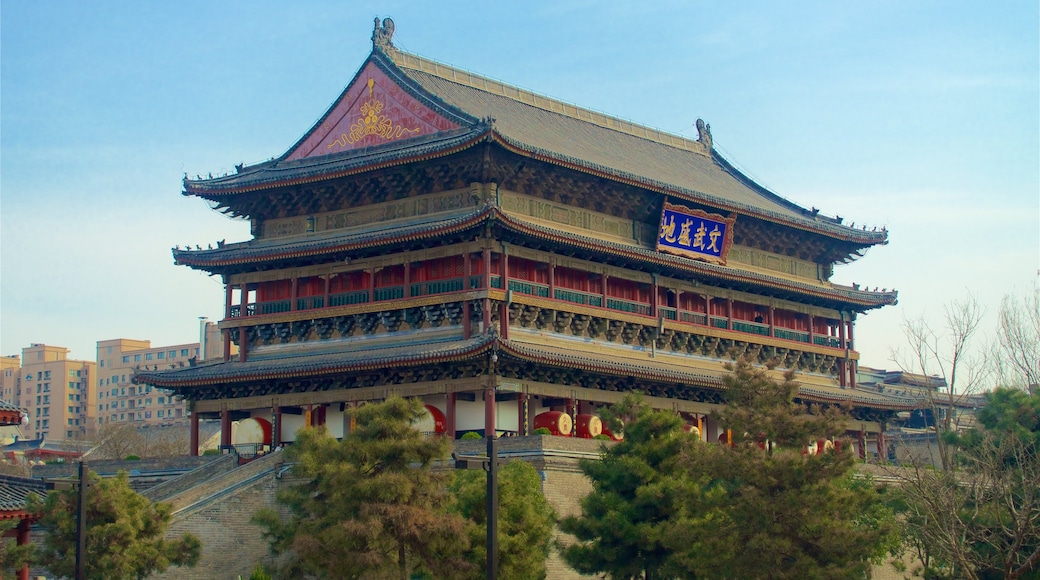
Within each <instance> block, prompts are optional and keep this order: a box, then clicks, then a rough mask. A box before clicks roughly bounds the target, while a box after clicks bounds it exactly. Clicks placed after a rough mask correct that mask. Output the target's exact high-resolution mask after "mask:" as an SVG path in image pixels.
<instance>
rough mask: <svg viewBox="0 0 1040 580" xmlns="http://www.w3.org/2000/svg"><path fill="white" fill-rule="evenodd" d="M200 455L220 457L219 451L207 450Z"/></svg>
mask: <svg viewBox="0 0 1040 580" xmlns="http://www.w3.org/2000/svg"><path fill="white" fill-rule="evenodd" d="M202 455H204V456H205V455H220V450H219V449H207V450H205V451H203V452H202Z"/></svg>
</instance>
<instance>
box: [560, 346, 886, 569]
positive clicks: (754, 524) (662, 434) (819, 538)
mask: <svg viewBox="0 0 1040 580" xmlns="http://www.w3.org/2000/svg"><path fill="white" fill-rule="evenodd" d="M730 370H731V373H730V374H729V375H728V376H727V377H726V379H725V381H726V387H727V395H728V401H729V404H728V405H727V407H726V408H725V409H724V410H722V411H721V412H719V413H717V414H716V416H715V418H716V419H717V420H718V421H719V423H720V424H721V425H722V426H723V427H726V428H729V429H731V430H732V432H733V433H734V437H733V439H734V442H733V444H732V445H719V444H709V443H704V442H702V441H700V439H699V438H697V437H695V436H691V435H688V434H686V433H685V432H684V430H683V421H682V420H681V419H680V418H679V417H678V416H676V415H675V414H673V413H671V412H666V411H654V410H651V409H649V408H648V407H647V406H645V405H643V404H641V403H640V402H639V401H638V400H634V399H627V400H626V401H625V402H624V403H623V404H622V405H621V406H620V409H619V412H620V413H622V414H624V415H626V417H627V419H628V420H627V421H626V422H625V439H624V440H623V441H622V442H620V443H618V444H616V445H614V446H612V447H609V448H604V450H603V453H602V455H603V460H602V461H598V462H597V461H585V462H582V464H581V467H582V470H583V471H584V472H585V474H586V475H588V477H589V478H590V479H591V480H592V484H593V491H592V493H591V494H590V495H589V496H588V497H586V498H585V500H584V501H583V502H582V513H581V515H580V516H577V517H571V518H566V519H564V520H563V522H562V525H561V527H562V529H563V531H565V532H568V533H571V534H574V536H575V537H576V538H577V540H578V542H577V543H575V544H573V545H571V546H568V547H567V548H565V549H564V551H563V555H564V558H565V560H566V561H567V562H568V564H570V565H571V566H572V567H574V568H575V569H576V570H578V571H579V572H582V573H606V574H608V575H609V576H610V577H612V578H616V579H621V578H645V579H647V580H650V579H653V578H799V579H801V578H851V577H862V576H863V575H864V574H865V573H866V572H867V570H868V569H869V567H870V565H871V563H872V561H875V560H878V559H880V558H881V557H882V556H883V555H884V554H885V553H886V552H887V551H888V549H889V548H892V547H894V546H895V544H896V543H897V542H896V536H895V527H894V519H893V517H892V514H891V512H890V511H888V509H887V508H886V507H884V504H883V502H882V498H881V497H880V496H879V494H878V491H877V490H876V489H875V488H874V486H873V485H871V484H870V482H867V481H861V480H856V479H854V478H853V473H852V469H853V464H854V462H855V459H854V457H853V454H852V453H851V446H850V445H845V447H844V449H845V450H844V451H835V452H828V453H823V454H819V455H815V454H808V453H805V452H804V449H805V447H806V445H807V444H808V443H810V442H811V441H816V440H817V439H826V438H832V437H838V436H840V435H841V434H842V433H843V432H844V420H845V419H844V415H843V413H842V412H841V411H840V410H839V409H835V408H830V409H821V408H808V407H806V406H804V405H801V404H799V403H797V402H796V401H795V395H796V393H797V389H796V385H795V383H794V382H793V380H792V376H791V375H790V374H787V375H785V376H784V379H783V380H780V381H778V380H775V379H773V378H771V377H770V376H769V373H768V372H767V370H765V369H761V368H755V367H752V366H751V364H750V363H748V362H747V361H738V362H737V363H736V364H735V365H733V366H732V367H731V369H730ZM774 445H775V447H774Z"/></svg>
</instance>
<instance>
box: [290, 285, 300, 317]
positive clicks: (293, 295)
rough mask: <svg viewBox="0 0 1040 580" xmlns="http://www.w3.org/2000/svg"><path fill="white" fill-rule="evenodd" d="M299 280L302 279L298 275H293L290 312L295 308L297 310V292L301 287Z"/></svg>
mask: <svg viewBox="0 0 1040 580" xmlns="http://www.w3.org/2000/svg"><path fill="white" fill-rule="evenodd" d="M299 281H300V279H299V278H297V277H296V276H293V277H292V285H291V287H290V289H289V311H290V312H291V311H293V310H296V294H297V292H298V291H299V288H298V286H299Z"/></svg>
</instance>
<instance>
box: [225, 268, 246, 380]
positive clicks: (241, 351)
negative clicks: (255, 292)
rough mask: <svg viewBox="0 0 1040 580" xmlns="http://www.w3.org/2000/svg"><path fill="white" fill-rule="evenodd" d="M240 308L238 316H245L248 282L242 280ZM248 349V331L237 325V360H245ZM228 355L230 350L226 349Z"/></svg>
mask: <svg viewBox="0 0 1040 580" xmlns="http://www.w3.org/2000/svg"><path fill="white" fill-rule="evenodd" d="M241 308H242V311H241V315H240V316H239V318H245V316H246V310H248V309H249V283H248V282H243V283H242V304H241ZM248 350H249V332H248V331H247V330H246V327H245V326H243V325H239V327H238V360H239V362H246V358H247V356H248V355H247V351H248ZM230 356H231V353H230V351H228V357H230Z"/></svg>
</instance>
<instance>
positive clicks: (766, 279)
mask: <svg viewBox="0 0 1040 580" xmlns="http://www.w3.org/2000/svg"><path fill="white" fill-rule="evenodd" d="M495 219H496V221H497V222H498V223H501V224H503V225H505V226H507V227H508V229H509V230H511V231H515V232H518V233H523V234H525V235H528V236H531V237H533V238H537V239H543V240H546V241H550V242H553V243H556V244H561V245H567V246H571V247H577V248H580V249H582V250H584V251H592V252H597V253H600V254H605V255H609V256H615V257H618V258H623V259H624V262H623V264H622V265H625V266H629V267H631V266H632V265H633V264H636V265H639V266H641V267H639V268H638V269H642V270H648V271H664V270H667V271H669V272H675V273H677V274H678V275H679V276H681V277H689V276H690V275H694V276H707V277H710V278H712V279H715V280H718V281H720V282H722V285H723V286H726V285H727V283H729V284H732V283H733V282H737V283H739V284H746V287H747V288H756V289H763V288H765V289H771V290H781V291H783V292H784V293H785V294H784V296H782V297H790V296H798V297H805V296H813V297H817V298H820V299H824V300H828V301H835V302H840V303H841V304H848V305H856V306H859V307H861V308H862V309H863V310H868V309H872V308H879V307H882V306H887V305H889V304H894V303H895V301H896V298H897V293H896V292H895V291H892V292H886V293H873V292H862V291H860V292H859V293H860V294H863V295H864V298H863V299H857V298H855V297H852V296H838V295H837V293H836V292H835V291H833V290H829V289H827V288H823V287H816V286H813V285H811V284H799V283H796V282H791V281H788V280H785V279H783V278H778V277H771V276H766V275H763V274H757V273H752V272H748V271H745V270H739V269H736V268H729V267H724V266H716V265H713V264H708V263H705V262H700V261H697V260H691V259H689V258H682V257H679V256H672V255H668V254H662V253H659V252H652V251H649V250H643V249H637V248H629V247H625V246H623V245H621V244H609V243H607V242H604V241H602V240H597V239H595V238H591V237H587V236H578V235H574V234H570V233H568V232H562V231H552V230H549V229H548V228H544V227H542V226H538V225H535V224H532V223H528V222H524V221H522V220H518V219H516V218H514V217H512V216H510V215H508V214H505V213H503V212H496V215H495ZM646 264H649V265H651V266H653V267H651V268H646V267H645V266H644V265H646ZM741 289H742V288H741ZM868 296H873V297H876V299H875V300H868V299H866V297H868ZM829 306H830V307H835V305H834V304H830V305H829ZM836 309H837V310H842V309H843V308H841V307H840V306H838V307H837V308H836Z"/></svg>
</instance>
